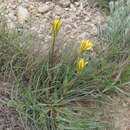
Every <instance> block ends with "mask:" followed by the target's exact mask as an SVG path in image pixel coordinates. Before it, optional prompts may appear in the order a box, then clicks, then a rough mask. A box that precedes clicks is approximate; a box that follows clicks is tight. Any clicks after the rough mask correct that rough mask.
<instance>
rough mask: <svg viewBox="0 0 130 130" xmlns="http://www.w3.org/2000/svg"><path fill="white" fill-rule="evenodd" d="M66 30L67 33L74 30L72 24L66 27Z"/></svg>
mask: <svg viewBox="0 0 130 130" xmlns="http://www.w3.org/2000/svg"><path fill="white" fill-rule="evenodd" d="M64 30H65V32H66V33H69V32H71V30H72V26H71V25H70V24H67V25H65V27H64Z"/></svg>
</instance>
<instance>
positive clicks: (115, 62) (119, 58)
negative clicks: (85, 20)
mask: <svg viewBox="0 0 130 130" xmlns="http://www.w3.org/2000/svg"><path fill="white" fill-rule="evenodd" d="M129 2H130V1H129V0H127V1H122V0H120V1H117V2H116V3H114V2H111V6H110V11H111V14H110V16H109V17H108V20H107V24H106V25H105V26H104V27H103V29H102V30H100V31H99V32H100V33H99V39H100V41H102V47H103V46H104V45H105V49H104V50H105V51H103V52H102V53H103V55H104V60H103V63H104V66H106V64H108V65H109V66H108V68H109V69H108V71H107V72H110V77H111V79H112V85H113V87H111V88H114V87H117V86H118V87H117V88H119V86H122V84H124V82H127V83H128V82H129V80H128V79H129V78H130V77H129V74H130V71H129V65H130V42H129V41H130V38H129V26H130V17H129V12H130V9H129ZM103 48H104V47H103ZM126 73H127V74H126ZM122 75H123V76H122ZM124 79H127V80H124ZM116 85H117V86H116Z"/></svg>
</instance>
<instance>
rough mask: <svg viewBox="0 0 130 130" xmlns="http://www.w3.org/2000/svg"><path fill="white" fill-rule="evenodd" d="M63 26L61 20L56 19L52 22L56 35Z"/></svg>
mask: <svg viewBox="0 0 130 130" xmlns="http://www.w3.org/2000/svg"><path fill="white" fill-rule="evenodd" d="M61 25H62V21H61V20H60V19H55V20H54V21H53V22H52V31H53V32H54V33H58V32H59V30H60V28H61Z"/></svg>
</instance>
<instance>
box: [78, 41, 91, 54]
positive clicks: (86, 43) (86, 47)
mask: <svg viewBox="0 0 130 130" xmlns="http://www.w3.org/2000/svg"><path fill="white" fill-rule="evenodd" d="M92 48H93V43H92V41H90V40H82V41H81V43H80V52H81V53H83V52H84V51H88V50H91V49H92Z"/></svg>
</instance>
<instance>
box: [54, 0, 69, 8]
mask: <svg viewBox="0 0 130 130" xmlns="http://www.w3.org/2000/svg"><path fill="white" fill-rule="evenodd" d="M57 3H58V4H59V5H60V6H61V7H63V8H67V7H69V6H70V4H71V2H70V0H59V1H57Z"/></svg>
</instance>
